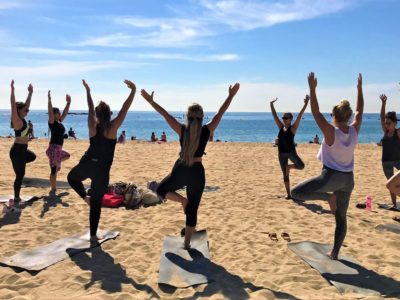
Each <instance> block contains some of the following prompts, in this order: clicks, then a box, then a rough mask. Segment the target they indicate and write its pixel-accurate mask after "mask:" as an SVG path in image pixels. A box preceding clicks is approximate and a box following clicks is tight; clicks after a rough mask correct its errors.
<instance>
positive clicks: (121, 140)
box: [118, 130, 126, 144]
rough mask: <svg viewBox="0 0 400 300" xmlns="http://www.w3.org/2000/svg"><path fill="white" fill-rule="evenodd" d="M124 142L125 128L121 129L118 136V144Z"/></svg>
mask: <svg viewBox="0 0 400 300" xmlns="http://www.w3.org/2000/svg"><path fill="white" fill-rule="evenodd" d="M125 142H126V134H125V130H123V131H122V133H121V134H120V136H119V137H118V144H125Z"/></svg>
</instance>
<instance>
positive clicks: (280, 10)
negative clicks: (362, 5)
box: [200, 0, 352, 30]
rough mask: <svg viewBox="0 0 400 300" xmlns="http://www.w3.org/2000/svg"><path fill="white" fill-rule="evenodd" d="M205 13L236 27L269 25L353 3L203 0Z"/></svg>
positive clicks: (308, 17) (332, 11)
mask: <svg viewBox="0 0 400 300" xmlns="http://www.w3.org/2000/svg"><path fill="white" fill-rule="evenodd" d="M200 5H202V6H203V7H204V8H205V9H206V11H205V12H204V15H205V16H207V17H208V18H210V19H211V20H212V21H213V22H217V23H223V24H226V25H228V26H230V27H233V28H234V29H238V30H251V29H254V28H259V27H269V26H273V25H276V24H279V23H285V22H292V21H300V20H307V19H313V18H316V17H319V16H322V15H326V14H331V13H336V12H339V11H341V10H343V9H346V8H348V7H349V6H350V5H352V1H349V0H330V1H326V0H281V1H244V0H229V1H228V0H220V1H210V0H202V1H201V2H200Z"/></svg>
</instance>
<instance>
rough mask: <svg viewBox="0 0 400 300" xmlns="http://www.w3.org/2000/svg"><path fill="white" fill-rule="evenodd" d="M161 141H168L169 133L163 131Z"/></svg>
mask: <svg viewBox="0 0 400 300" xmlns="http://www.w3.org/2000/svg"><path fill="white" fill-rule="evenodd" d="M160 141H161V142H166V141H167V135H166V134H165V132H164V131H163V133H162V135H161V138H160Z"/></svg>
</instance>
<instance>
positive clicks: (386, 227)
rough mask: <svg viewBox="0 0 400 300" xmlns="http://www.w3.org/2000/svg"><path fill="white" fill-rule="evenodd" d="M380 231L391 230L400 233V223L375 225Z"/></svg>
mask: <svg viewBox="0 0 400 300" xmlns="http://www.w3.org/2000/svg"><path fill="white" fill-rule="evenodd" d="M375 229H376V230H378V231H390V232H393V233H397V234H400V225H398V224H381V225H378V226H376V227H375Z"/></svg>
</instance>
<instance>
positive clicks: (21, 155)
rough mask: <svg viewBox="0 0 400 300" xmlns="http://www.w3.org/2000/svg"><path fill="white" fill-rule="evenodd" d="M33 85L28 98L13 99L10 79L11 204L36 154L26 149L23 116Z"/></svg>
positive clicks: (17, 197) (25, 113)
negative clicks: (12, 172)
mask: <svg viewBox="0 0 400 300" xmlns="http://www.w3.org/2000/svg"><path fill="white" fill-rule="evenodd" d="M32 93H33V86H32V84H29V86H28V98H27V99H26V101H25V102H16V101H15V92H14V80H13V81H11V127H12V128H14V132H15V140H14V144H13V145H12V147H11V150H10V158H11V162H12V166H13V169H14V172H15V181H14V199H13V201H11V202H10V205H11V206H12V205H13V204H14V202H19V201H20V200H21V198H20V191H21V185H22V180H23V179H24V176H25V167H26V164H27V163H30V162H32V161H34V160H35V159H36V155H35V154H34V153H33V152H32V151H30V150H28V141H29V133H28V131H29V127H28V123H27V122H26V120H25V117H26V116H27V115H28V113H29V106H30V105H31V99H32Z"/></svg>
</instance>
